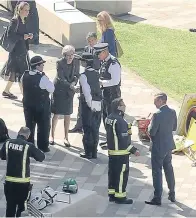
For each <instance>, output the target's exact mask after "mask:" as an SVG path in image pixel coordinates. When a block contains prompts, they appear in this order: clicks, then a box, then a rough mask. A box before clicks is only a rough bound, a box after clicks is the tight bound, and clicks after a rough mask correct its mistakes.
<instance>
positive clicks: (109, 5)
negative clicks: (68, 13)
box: [76, 0, 132, 15]
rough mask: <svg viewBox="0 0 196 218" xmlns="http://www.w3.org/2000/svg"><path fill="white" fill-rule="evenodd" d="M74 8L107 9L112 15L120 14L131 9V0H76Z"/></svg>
mask: <svg viewBox="0 0 196 218" xmlns="http://www.w3.org/2000/svg"><path fill="white" fill-rule="evenodd" d="M76 8H78V9H83V10H88V11H94V12H100V11H107V12H109V13H110V14H113V15H122V14H127V13H128V12H130V11H131V10H132V1H131V0H127V1H121V0H116V1H112V0H111V1H96V0H95V1H92V0H89V1H83V0H76Z"/></svg>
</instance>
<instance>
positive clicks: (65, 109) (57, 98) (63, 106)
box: [51, 92, 74, 115]
mask: <svg viewBox="0 0 196 218" xmlns="http://www.w3.org/2000/svg"><path fill="white" fill-rule="evenodd" d="M73 98H74V95H73V96H69V95H67V93H63V92H62V93H61V94H60V93H56V92H54V93H53V95H52V99H51V112H52V113H53V114H57V115H71V114H72V113H73Z"/></svg>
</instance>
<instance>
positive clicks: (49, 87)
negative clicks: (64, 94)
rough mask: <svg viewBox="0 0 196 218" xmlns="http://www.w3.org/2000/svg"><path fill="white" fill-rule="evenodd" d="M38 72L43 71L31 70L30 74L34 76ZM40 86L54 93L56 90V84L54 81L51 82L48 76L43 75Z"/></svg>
mask: <svg viewBox="0 0 196 218" xmlns="http://www.w3.org/2000/svg"><path fill="white" fill-rule="evenodd" d="M36 73H41V72H39V71H38V70H33V71H29V75H31V76H33V75H35V74H36ZM39 87H40V89H46V90H47V91H48V92H49V93H53V92H54V89H55V88H54V84H53V82H51V81H50V80H49V78H48V77H47V76H45V75H44V76H42V78H41V80H40V83H39Z"/></svg>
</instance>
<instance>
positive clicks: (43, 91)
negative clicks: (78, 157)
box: [22, 56, 54, 152]
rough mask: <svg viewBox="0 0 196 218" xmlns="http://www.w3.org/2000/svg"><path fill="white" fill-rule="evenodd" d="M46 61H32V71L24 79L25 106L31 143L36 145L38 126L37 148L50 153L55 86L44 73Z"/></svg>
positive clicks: (39, 58)
mask: <svg viewBox="0 0 196 218" xmlns="http://www.w3.org/2000/svg"><path fill="white" fill-rule="evenodd" d="M44 63H45V61H44V60H43V59H42V57H40V56H35V57H33V58H32V59H31V61H30V64H31V69H32V70H30V71H25V73H24V75H23V77H22V85H23V106H24V115H25V121H26V126H27V127H28V128H29V129H30V131H31V135H30V137H29V141H30V142H32V143H34V134H35V126H36V124H37V146H38V148H39V149H41V150H42V151H43V152H48V151H50V149H49V148H48V146H49V133H50V115H51V113H50V97H49V95H50V93H53V92H54V84H53V83H52V82H51V81H50V80H49V79H48V77H47V76H46V75H45V73H44V72H43V68H44Z"/></svg>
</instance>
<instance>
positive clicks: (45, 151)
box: [40, 148, 50, 153]
mask: <svg viewBox="0 0 196 218" xmlns="http://www.w3.org/2000/svg"><path fill="white" fill-rule="evenodd" d="M40 150H41V151H43V152H44V153H47V152H50V148H46V149H40Z"/></svg>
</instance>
